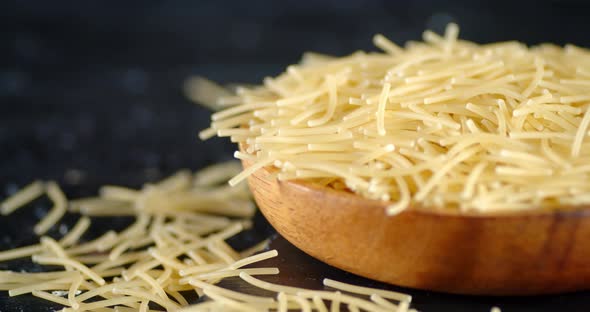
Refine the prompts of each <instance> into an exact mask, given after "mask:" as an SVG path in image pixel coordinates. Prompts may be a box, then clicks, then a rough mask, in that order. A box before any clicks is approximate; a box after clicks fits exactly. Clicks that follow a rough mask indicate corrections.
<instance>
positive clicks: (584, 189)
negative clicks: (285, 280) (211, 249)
mask: <svg viewBox="0 0 590 312" xmlns="http://www.w3.org/2000/svg"><path fill="white" fill-rule="evenodd" d="M457 36H458V27H457V26H456V25H454V24H449V25H448V27H447V30H446V32H445V35H444V36H439V35H437V34H435V33H434V32H431V31H426V32H424V35H423V39H424V42H410V43H408V44H406V46H405V47H403V48H402V47H398V46H397V45H396V44H395V43H393V42H391V41H389V40H387V39H386V38H385V37H384V36H382V35H376V36H375V37H374V38H373V42H374V43H375V45H376V46H377V47H379V48H380V49H382V50H383V51H384V52H385V53H366V52H355V53H354V54H352V55H349V56H345V57H325V56H317V55H315V54H306V55H304V58H303V60H302V61H301V63H300V64H297V65H291V66H289V67H288V68H287V70H286V72H285V73H283V74H281V75H279V76H277V77H274V78H266V79H265V80H264V84H263V85H261V86H257V87H249V88H245V87H244V88H241V89H240V92H238V93H237V94H235V95H232V96H231V97H229V98H228V100H227V101H226V102H231V103H232V107H231V108H228V109H227V110H223V111H220V112H217V113H215V114H214V115H213V118H212V120H213V122H212V124H211V127H212V128H214V129H215V130H216V132H217V134H218V135H221V136H229V137H231V139H232V141H233V142H238V143H241V146H242V147H243V150H242V151H240V152H237V153H236V157H237V158H239V159H247V160H249V161H250V162H251V163H253V164H252V165H251V167H249V168H247V169H246V170H245V171H243V172H242V173H240V174H239V175H237V176H235V177H234V178H233V179H232V180H231V185H236V184H237V183H239V182H240V181H243V180H244V179H246V178H247V177H248V176H249V175H250V174H252V173H253V172H255V171H256V170H259V169H261V168H262V167H265V166H274V167H275V168H276V169H277V170H278V173H277V177H278V178H279V179H281V180H285V179H302V178H303V179H307V180H310V181H319V180H320V179H328V178H332V179H333V180H332V181H331V182H330V183H328V184H327V186H329V187H334V188H340V186H341V185H345V186H346V188H347V189H348V190H349V191H354V192H356V193H358V194H359V195H361V196H365V197H367V198H371V199H379V200H384V201H388V202H390V204H389V205H388V207H389V208H388V214H395V213H399V212H401V211H403V210H404V209H406V208H407V207H410V206H413V205H417V206H421V207H426V208H433V209H448V210H458V211H476V212H480V213H487V212H494V211H518V210H522V209H525V208H526V207H527V204H528V205H529V206H530V208H536V207H541V208H549V207H556V205H555V203H556V202H561V203H564V204H565V203H569V204H576V205H580V204H584V203H588V202H586V199H587V198H588V197H589V196H588V194H589V193H590V187H589V185H590V175H589V174H587V173H584V174H580V175H577V176H576V177H570V178H569V187H571V188H578V189H579V192H577V193H576V194H567V195H565V194H564V193H563V192H561V193H555V192H549V189H547V186H545V185H546V182H547V181H550V180H552V179H556V178H561V177H565V176H568V175H569V171H567V170H568V169H567V168H571V166H572V163H580V162H582V164H584V165H586V164H588V163H587V161H588V159H589V156H590V145H588V144H590V142H588V141H587V137H588V136H589V133H588V132H589V131H588V129H589V127H590V97H589V96H588V95H587V94H586V93H587V92H586V89H587V88H588V87H589V86H590V79H589V78H590V76H589V74H590V67H589V66H590V61H589V60H590V52H588V51H587V50H586V49H583V48H579V47H576V46H573V45H567V46H566V47H563V48H562V47H557V46H555V45H548V44H542V45H539V46H535V47H527V46H525V45H524V44H521V43H518V42H499V43H492V44H483V45H479V44H475V43H472V42H468V41H464V40H460V39H458V37H457ZM230 99H231V101H230ZM219 101H222V102H223V101H224V100H223V98H221V99H220V100H219ZM238 114H240V115H239V116H240V118H239V119H237V117H234V116H237V115H238ZM230 118H233V119H230ZM226 121H227V122H226ZM230 121H231V122H230ZM369 142H370V143H371V144H370V145H369V144H367V143H369ZM467 151H468V152H467ZM321 152H325V153H321ZM393 157H395V159H396V161H391V160H392V158H393ZM434 160H436V161H434ZM483 163H485V164H486V165H482V164H483ZM475 169H477V170H475ZM374 177H379V179H378V180H375V179H374ZM459 177H460V179H461V181H464V182H462V183H463V185H460V186H459V187H453V188H448V186H449V185H450V184H451V181H457V180H458V179H459ZM494 177H498V179H496V181H497V183H500V185H502V186H503V187H504V191H505V192H506V193H505V196H500V197H496V198H495V199H494V200H493V201H489V200H490V198H487V197H486V194H485V191H484V190H486V189H490V188H493V186H492V183H495V181H494ZM523 177H535V179H522V178H523ZM370 181H372V182H371V183H369V182H370ZM497 183H496V186H498V184H497ZM531 188H532V189H536V190H537V191H538V193H539V194H545V195H543V196H540V195H539V196H535V195H533V196H530V197H528V198H526V199H523V201H522V202H520V203H519V204H518V205H515V204H514V203H512V202H510V201H509V198H510V197H511V196H512V195H514V194H518V193H520V192H523V191H524V190H525V189H527V190H528V189H531ZM406 189H407V190H408V192H405V191H402V190H406ZM550 193H552V194H553V195H548V194H550ZM408 194H409V195H408ZM484 198H485V199H486V200H484ZM484 201H485V202H487V204H486V205H483V204H482V203H483V202H484Z"/></svg>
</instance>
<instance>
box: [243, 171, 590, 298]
mask: <svg viewBox="0 0 590 312" xmlns="http://www.w3.org/2000/svg"><path fill="white" fill-rule="evenodd" d="M248 165H249V163H248V162H247V161H246V162H244V166H248ZM248 183H249V185H250V188H251V190H252V192H253V194H254V197H255V199H256V202H257V204H258V206H259V207H260V209H261V211H262V213H263V214H264V215H265V217H266V218H267V219H268V221H269V222H270V223H271V224H272V225H273V226H274V227H275V229H276V230H277V231H278V232H280V233H281V235H283V236H284V237H285V238H286V239H287V240H289V241H290V242H291V243H292V244H294V245H295V246H297V247H298V248H300V249H301V250H303V251H305V252H306V253H308V254H309V255H311V256H313V257H315V258H317V259H319V260H321V261H324V262H326V263H328V264H330V265H333V266H335V267H338V268H340V269H343V270H346V271H349V272H352V273H355V274H358V275H361V276H364V277H369V278H372V279H375V280H379V281H382V282H387V283H390V284H395V285H399V286H405V287H412V288H419V289H427V290H435V291H442V292H448V293H458V294H483V295H533V294H549V293H561V292H568V291H575V290H583V289H590V243H589V242H588V239H587V238H588V237H590V218H589V217H590V211H589V210H588V209H587V207H583V208H579V209H570V210H567V211H561V212H550V211H536V212H528V213H526V214H525V213H520V214H505V215H464V214H456V213H455V214H452V213H441V212H434V211H427V210H424V209H409V210H407V211H405V212H403V213H401V214H399V215H397V216H394V217H387V216H386V215H385V209H384V208H385V203H383V202H380V201H375V200H368V199H364V198H362V197H359V196H356V195H354V194H351V193H347V192H343V191H336V190H333V189H328V188H325V187H322V186H319V185H315V184H311V183H307V182H303V181H284V182H281V181H278V180H276V179H275V178H274V176H273V175H272V174H271V172H270V171H269V170H268V169H262V170H258V171H257V172H256V173H254V174H253V175H252V176H250V177H249V179H248Z"/></svg>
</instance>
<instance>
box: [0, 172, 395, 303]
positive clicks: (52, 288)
mask: <svg viewBox="0 0 590 312" xmlns="http://www.w3.org/2000/svg"><path fill="white" fill-rule="evenodd" d="M239 170H240V167H239V166H238V165H237V164H236V163H224V164H219V165H214V166H211V167H209V168H206V169H204V170H203V171H200V172H197V173H195V174H192V173H190V172H187V171H180V172H178V173H177V174H175V175H173V176H171V177H170V178H167V179H165V180H164V181H162V182H159V183H156V184H153V185H146V186H144V187H143V188H142V189H139V190H133V189H129V188H126V187H121V186H113V185H109V186H104V187H102V188H101V189H100V192H99V196H98V197H95V198H86V199H80V200H73V201H68V200H67V198H66V197H65V195H64V194H63V192H61V190H59V187H58V186H57V184H54V183H47V184H44V183H43V182H38V183H39V184H38V185H40V186H42V189H41V190H43V191H44V190H45V189H47V193H48V195H49V197H50V199H52V200H53V202H54V208H53V209H52V210H51V211H50V212H49V213H48V215H47V216H46V217H45V219H42V220H41V222H40V224H45V225H44V226H43V227H44V228H45V229H47V228H48V227H49V226H53V225H55V224H56V223H57V222H58V221H59V219H60V218H61V215H62V212H64V211H65V210H66V207H68V206H69V207H70V208H72V206H73V207H74V208H73V209H72V210H73V211H74V212H78V213H81V214H82V217H80V218H79V219H78V221H77V222H76V224H75V225H74V226H73V227H72V228H71V230H70V231H69V232H67V233H65V234H64V236H63V237H61V238H60V239H54V238H51V237H49V236H42V237H40V243H39V244H35V245H31V246H24V247H20V248H15V249H12V250H6V251H0V261H7V260H12V259H18V258H23V257H30V258H31V259H32V260H33V261H34V262H37V263H38V264H41V265H53V266H58V267H62V270H61V271H55V272H15V271H0V289H1V290H7V291H8V293H9V295H10V296H20V295H26V294H32V295H33V296H36V297H39V298H42V299H45V300H47V301H51V302H53V303H57V304H60V305H63V306H64V309H63V311H64V312H66V311H97V312H98V311H160V310H166V311H177V310H180V309H183V310H186V311H209V310H214V311H233V310H236V311H268V310H281V309H283V308H284V309H289V310H291V311H292V310H297V309H300V310H302V311H310V310H311V309H318V310H320V311H326V310H327V308H326V305H327V304H328V302H329V301H331V300H333V299H334V298H337V300H341V301H342V304H337V305H335V304H334V305H332V306H333V307H336V306H338V307H342V308H346V307H348V308H350V309H352V310H354V308H355V307H358V308H367V307H368V308H375V309H373V310H371V311H384V310H387V311H396V309H384V307H385V306H386V305H387V304H389V305H388V306H387V307H389V308H391V307H397V306H398V305H396V304H397V301H396V302H390V301H389V300H390V299H392V296H386V295H384V294H383V293H382V292H383V290H375V292H374V293H375V295H377V294H381V295H382V297H384V298H387V299H383V298H381V300H382V301H379V304H381V305H377V304H375V303H373V301H375V300H373V301H371V300H372V299H371V298H353V297H349V296H343V297H342V298H340V297H339V295H333V294H337V293H339V292H338V291H335V292H330V291H322V292H316V291H313V290H308V289H301V288H294V287H289V286H280V285H274V284H269V283H266V284H264V287H265V288H267V289H270V290H271V291H272V290H274V289H278V290H280V289H282V288H284V289H290V290H291V291H290V292H289V294H287V295H285V294H284V295H283V296H281V295H278V297H277V296H275V297H272V296H270V297H264V296H254V295H250V294H246V293H241V292H238V291H235V290H230V289H226V288H222V287H220V286H217V285H215V283H216V282H217V281H219V280H221V279H223V278H227V277H231V276H241V277H243V278H246V279H248V281H250V282H251V281H252V279H255V277H254V276H261V275H268V274H279V270H278V268H275V267H255V268H248V267H247V266H249V265H251V264H254V263H258V262H260V261H264V260H267V259H270V258H273V257H276V256H277V255H278V252H277V251H276V250H269V251H264V252H260V251H263V250H264V248H265V247H266V246H267V245H268V240H264V241H262V242H261V243H258V244H255V245H254V246H252V247H250V248H248V249H246V250H244V251H241V252H238V251H236V250H234V249H233V248H232V247H231V246H230V245H229V244H227V242H226V241H225V240H227V239H228V238H230V237H232V236H234V235H237V234H239V233H240V232H242V231H243V230H244V229H247V228H248V227H249V226H250V224H251V221H250V218H251V217H252V215H253V213H254V210H253V209H252V207H253V206H251V205H237V206H236V205H235V203H236V202H248V203H251V199H250V198H251V195H250V194H249V192H248V190H247V189H246V188H241V187H237V188H233V189H228V188H227V186H225V185H220V182H226V181H227V179H228V178H230V177H231V176H233V175H235V174H237V173H238V172H239ZM32 185H33V188H31V186H28V187H26V188H25V189H24V191H20V192H17V193H16V194H15V195H13V196H16V198H17V200H14V197H12V199H11V198H9V199H8V200H7V201H4V202H8V203H11V202H12V203H18V206H19V207H23V206H25V205H26V204H27V203H28V202H27V201H25V200H24V199H27V200H28V201H29V202H30V201H32V200H34V199H35V198H36V197H38V196H40V195H42V194H40V193H39V192H38V190H36V188H37V186H35V185H37V184H32ZM44 185H45V186H44ZM31 189H32V190H33V191H34V192H33V191H31ZM228 190H229V191H228ZM22 194H25V195H26V196H23V195H22ZM27 194H28V195H27ZM194 194H198V195H201V198H203V199H204V201H205V202H206V205H209V206H203V205H205V204H201V205H202V206H200V207H199V208H198V209H197V210H198V211H199V212H192V211H191V210H188V211H187V210H186V209H179V208H178V207H179V203H178V201H177V200H175V199H177V198H182V197H184V196H189V195H190V196H194ZM33 195H34V196H33ZM148 196H149V198H148V199H149V200H150V202H151V203H149V206H147V203H146V197H148ZM198 198H199V197H194V198H193V199H191V200H192V201H196V200H197V199H198ZM9 207H16V206H15V204H10V205H9ZM55 207H57V208H55ZM84 207H87V208H92V209H90V210H88V209H83V208H84ZM121 207H122V208H124V209H120V208H121ZM228 207H231V208H228ZM11 209H13V208H11ZM101 209H104V210H103V211H100V210H101ZM53 211H57V212H59V214H58V213H57V212H53ZM98 211H100V215H101V216H103V217H104V216H109V215H110V216H119V215H129V216H134V217H135V218H136V221H135V222H134V223H132V224H131V225H129V226H128V227H127V228H126V229H123V230H122V231H120V232H116V231H112V230H107V231H106V232H105V233H104V234H103V235H101V236H99V237H98V238H95V239H94V240H91V241H87V240H85V239H84V237H83V234H84V232H86V231H87V230H88V229H89V228H91V227H92V221H91V218H90V217H89V216H90V215H94V214H97V213H98ZM56 216H57V217H56ZM257 252H260V253H257ZM255 281H259V282H258V283H264V282H262V281H260V280H258V279H255ZM273 285H274V286H273ZM277 287H278V288H277ZM281 287H282V288H281ZM363 289H364V288H363ZM182 291H194V292H196V293H198V294H200V295H204V296H206V298H207V300H204V301H203V302H202V303H199V304H196V305H190V302H189V300H188V298H185V296H186V295H185V293H182ZM309 294H314V296H311V297H310V295H309ZM331 294H332V295H331ZM367 296H368V295H367ZM283 297H284V298H283ZM400 298H405V297H400ZM394 299H395V298H394ZM351 300H352V301H351ZM347 304H348V305H347ZM154 307H155V309H154Z"/></svg>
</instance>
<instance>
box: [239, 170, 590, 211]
mask: <svg viewBox="0 0 590 312" xmlns="http://www.w3.org/2000/svg"><path fill="white" fill-rule="evenodd" d="M242 163H243V166H244V167H247V166H249V164H250V162H249V161H242ZM258 170H264V171H266V174H269V175H272V174H273V172H276V171H277V168H275V167H273V166H266V167H263V168H260V169H258ZM253 174H255V173H253ZM275 179H276V181H277V183H278V184H279V185H282V184H285V185H289V186H291V187H296V188H303V189H306V190H308V191H311V192H314V193H318V192H319V193H324V194H327V195H329V196H338V197H344V198H347V199H348V200H351V201H357V202H359V201H362V202H366V203H367V205H366V206H378V207H381V208H382V209H383V216H385V217H387V215H386V214H385V207H386V206H388V205H390V204H393V203H392V202H387V201H380V200H376V199H368V198H364V197H362V196H360V195H357V194H355V193H351V192H346V191H343V190H336V189H332V188H328V187H325V186H321V185H318V184H315V183H313V182H310V181H307V180H301V179H295V180H279V179H277V178H276V177H275ZM400 214H414V215H417V216H428V217H445V218H456V219H503V220H507V219H518V218H523V217H524V218H547V217H552V218H553V217H558V218H579V217H585V216H590V205H579V206H562V207H561V208H559V209H551V208H543V209H531V210H519V211H513V212H511V211H502V212H497V211H496V212H485V213H481V212H460V211H443V210H438V209H432V208H425V207H420V206H411V207H409V208H408V209H406V210H404V211H402V212H401V213H400Z"/></svg>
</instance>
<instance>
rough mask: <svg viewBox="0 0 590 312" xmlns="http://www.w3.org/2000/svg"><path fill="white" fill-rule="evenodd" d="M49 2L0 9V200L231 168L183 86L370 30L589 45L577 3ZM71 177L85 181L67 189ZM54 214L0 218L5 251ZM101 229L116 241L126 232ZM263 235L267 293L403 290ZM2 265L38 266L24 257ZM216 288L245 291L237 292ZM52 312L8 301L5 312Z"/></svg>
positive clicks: (263, 66)
mask: <svg viewBox="0 0 590 312" xmlns="http://www.w3.org/2000/svg"><path fill="white" fill-rule="evenodd" d="M50 3H52V2H44V1H31V2H30V3H28V4H24V5H23V4H22V3H20V2H19V3H17V2H14V3H12V2H11V1H4V2H2V3H0V18H1V19H0V26H1V27H0V40H1V42H2V48H1V49H0V198H3V197H4V196H5V195H6V194H8V193H11V192H12V191H14V190H15V189H16V188H18V187H20V186H22V185H24V184H26V183H27V182H30V181H31V180H33V179H35V178H41V179H55V180H57V181H59V182H60V183H61V184H62V185H63V186H64V188H65V190H66V192H67V194H68V195H69V196H70V197H76V196H84V195H91V194H94V193H95V191H96V190H97V187H98V186H100V185H101V184H105V183H111V184H112V183H114V184H122V185H128V186H139V185H141V184H142V183H144V182H146V181H153V180H157V179H159V178H162V177H164V176H165V175H167V174H170V173H172V172H174V171H176V170H178V169H181V168H191V169H198V168H201V167H203V166H205V165H207V164H211V163H213V162H215V161H218V160H224V159H229V158H230V157H231V155H232V151H233V150H234V146H232V145H231V144H230V143H229V142H227V141H225V140H219V139H212V140H209V141H206V142H200V141H198V139H197V133H198V131H199V130H201V129H202V128H204V127H206V126H207V123H208V112H207V111H206V110H204V109H202V108H200V107H197V106H195V105H193V104H191V103H190V102H189V101H188V100H186V99H185V98H184V96H183V95H182V91H181V85H182V82H183V81H184V79H185V78H186V77H188V76H189V75H191V74H200V75H204V76H207V77H211V78H213V79H216V80H219V81H222V82H231V81H245V82H256V81H259V80H260V79H262V77H264V76H266V75H274V74H276V73H278V72H279V71H280V70H281V68H284V67H285V66H286V65H288V64H290V63H294V62H296V60H297V58H298V56H299V55H300V54H301V53H302V52H303V51H304V50H306V49H307V48H309V49H313V50H318V51H321V52H331V53H339V54H342V53H348V52H352V51H353V50H355V49H357V48H369V46H370V40H369V38H370V35H371V34H373V33H375V32H383V33H385V34H386V35H389V36H390V37H393V38H394V39H395V40H396V41H398V42H403V41H405V40H408V39H418V38H419V34H420V32H421V31H422V29H424V28H425V27H434V28H435V29H440V28H442V26H443V25H444V24H445V23H447V22H449V21H456V22H459V24H460V25H462V26H463V27H464V32H463V33H464V34H465V36H466V37H467V38H470V39H477V40H480V41H495V40H507V39H520V40H524V41H526V42H528V43H537V42H540V41H545V40H548V41H554V42H558V43H564V42H574V43H577V44H580V45H588V43H589V40H588V39H587V38H588V36H587V33H586V32H583V31H582V30H584V29H588V27H587V26H589V25H588V21H589V19H588V18H587V16H586V15H587V14H584V12H588V10H587V9H588V5H586V4H585V3H584V2H582V1H563V2H559V3H558V2H556V1H541V2H536V3H535V4H532V3H528V2H523V3H520V4H504V5H503V6H499V7H491V6H487V5H483V4H481V5H476V4H473V3H472V2H466V1H463V2H462V1H448V2H444V4H442V3H443V2H438V1H425V0H421V1H408V2H407V3H405V2H404V3H398V4H394V3H397V2H396V1H391V2H388V1H368V2H364V3H363V4H359V3H357V2H355V1H340V2H337V3H336V2H334V3H328V2H323V1H320V2H319V4H311V2H310V3H307V2H304V1H303V2H301V1H286V2H285V3H283V4H282V5H278V4H277V3H278V1H277V2H269V1H263V3H264V4H260V3H258V2H252V3H250V2H248V3H249V5H244V4H243V3H242V2H235V3H234V2H228V1H202V2H201V1H196V2H191V1H179V2H178V3H179V4H176V5H173V4H170V3H168V4H163V3H162V2H157V1H144V2H137V3H135V2H126V3H125V4H117V3H115V2H113V3H111V4H110V5H100V4H97V3H95V2H91V1H88V2H84V4H81V2H73V1H72V2H71V3H69V4H68V5H67V6H66V5H62V6H58V5H55V4H50ZM241 3H242V4H241ZM281 3H282V2H281ZM314 3H315V2H314ZM335 3H336V4H335ZM531 5H533V7H532V8H533V9H531ZM527 10H528V11H527ZM531 10H532V11H531ZM310 12H312V13H313V14H312V13H310ZM523 12H528V14H523ZM359 21H364V22H359ZM76 175H77V177H78V178H79V179H73V178H72V177H73V176H76ZM47 208H48V207H47V203H46V202H43V201H41V202H39V203H37V204H36V205H34V207H31V208H27V209H24V210H23V211H19V212H18V213H16V214H15V215H14V216H10V217H0V250H3V249H7V248H10V247H15V246H20V245H25V244H30V243H33V242H34V241H35V238H34V237H33V234H32V226H33V225H34V224H35V223H36V221H37V220H38V219H39V218H40V217H41V216H42V215H43V213H44V212H45V211H46V210H47ZM73 219H74V217H73V216H69V217H68V218H66V220H65V221H64V222H65V223H66V224H71V223H72V222H73ZM98 222H99V224H102V226H103V229H105V228H115V229H116V228H121V227H123V226H124V225H125V224H126V223H128V222H129V220H126V219H120V220H115V221H112V220H111V221H98ZM100 222H102V223H100ZM257 224H258V226H257V227H256V230H255V233H254V234H252V233H251V234H250V236H248V238H244V239H253V238H262V237H266V236H273V237H274V238H273V240H272V242H271V248H276V249H278V250H279V257H278V258H276V259H274V260H270V262H267V264H276V265H277V266H278V267H279V268H280V270H281V274H280V276H278V277H273V279H272V281H275V282H280V283H285V284H289V285H297V286H304V287H310V288H321V279H322V278H324V277H329V278H333V279H337V280H343V281H347V282H353V283H359V284H362V285H367V286H376V287H383V288H393V289H395V287H392V286H386V285H383V284H380V283H377V282H373V281H369V280H366V279H363V278H360V277H357V276H354V275H351V274H348V273H345V272H342V271H340V270H338V269H335V268H331V267H329V266H327V265H325V264H322V263H320V262H319V261H317V260H314V259H313V258H311V257H309V256H307V255H305V254H304V253H302V252H301V251H299V250H297V249H296V248H295V247H293V246H292V245H290V244H289V243H288V242H287V241H285V240H284V239H283V238H281V237H280V236H276V235H273V234H272V233H273V231H272V229H271V228H270V227H269V226H268V224H266V223H265V222H264V220H263V219H262V218H260V217H259V218H258V223H257ZM50 234H52V235H57V234H58V229H53V230H52V232H51V233H50ZM94 234H96V233H94ZM237 243H239V242H237ZM0 269H18V270H21V269H26V270H39V267H37V266H35V265H33V264H32V263H30V262H28V261H24V260H22V261H16V262H11V263H4V264H0ZM222 283H223V284H224V285H226V286H227V287H231V288H235V289H239V288H242V287H245V286H244V285H243V284H241V283H239V281H236V280H226V281H224V282H222ZM398 290H399V289H398ZM402 291H406V292H409V293H411V294H412V295H414V298H415V299H414V302H415V307H416V308H418V309H419V310H421V311H424V312H431V311H489V309H490V308H491V307H492V306H499V307H501V308H502V310H503V311H509V312H511V311H589V310H590V293H587V292H579V293H573V294H565V295H555V296H542V297H513V298H506V297H473V296H456V295H445V294H439V293H432V292H424V291H417V290H410V289H403V290H402ZM56 308H57V307H56V306H54V305H50V304H47V303H46V302H45V301H42V300H39V299H36V298H33V297H31V296H20V297H16V298H8V297H7V294H6V293H5V292H0V311H53V310H55V309H56Z"/></svg>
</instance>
